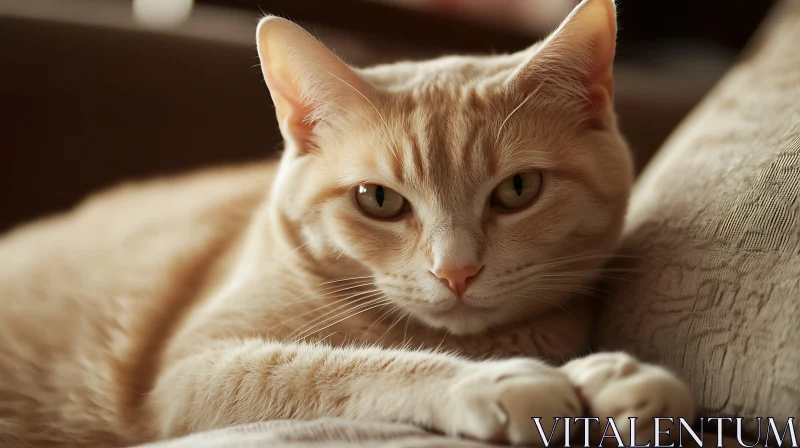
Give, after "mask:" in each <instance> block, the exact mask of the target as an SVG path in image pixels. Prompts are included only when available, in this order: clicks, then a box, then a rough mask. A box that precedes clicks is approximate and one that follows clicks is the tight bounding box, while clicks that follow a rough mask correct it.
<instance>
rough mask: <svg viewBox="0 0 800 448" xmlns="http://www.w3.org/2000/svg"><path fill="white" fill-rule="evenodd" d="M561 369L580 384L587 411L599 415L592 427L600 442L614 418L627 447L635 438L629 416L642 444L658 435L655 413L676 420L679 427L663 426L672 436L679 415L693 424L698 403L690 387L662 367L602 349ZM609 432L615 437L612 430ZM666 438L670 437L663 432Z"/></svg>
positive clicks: (591, 414) (666, 424) (593, 415)
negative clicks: (632, 435)
mask: <svg viewBox="0 0 800 448" xmlns="http://www.w3.org/2000/svg"><path fill="white" fill-rule="evenodd" d="M562 369H563V370H564V371H565V372H566V373H567V375H568V376H569V377H570V379H571V380H572V382H573V383H574V385H575V387H576V388H577V390H578V394H579V395H580V397H581V400H582V402H583V404H584V405H585V407H586V408H587V409H588V415H589V416H591V417H599V418H600V425H597V424H595V423H593V424H591V425H590V428H593V431H592V440H593V441H599V440H600V437H601V436H602V434H603V430H605V428H606V419H607V418H609V417H611V418H613V420H614V423H615V424H616V427H617V429H618V430H619V435H620V437H621V438H622V440H623V441H624V442H625V444H626V445H628V444H630V442H631V440H630V439H631V436H630V435H631V428H630V426H631V424H630V423H631V420H629V418H628V417H636V424H635V425H636V427H635V438H636V442H637V444H643V443H647V441H650V440H652V439H653V437H654V423H655V420H654V418H656V417H672V418H673V419H675V423H674V425H670V424H669V422H668V421H662V422H661V424H660V428H661V430H662V431H664V430H666V429H667V428H670V432H669V433H670V435H674V434H676V431H677V427H678V422H677V418H678V417H683V418H684V419H686V420H687V422H688V423H689V424H692V423H693V422H694V417H695V405H694V399H693V398H692V395H691V393H690V392H689V388H688V387H687V386H686V385H685V384H684V383H683V382H682V381H681V380H679V379H678V378H677V377H676V376H675V375H673V374H672V373H670V372H669V371H667V370H666V369H664V368H662V367H658V366H654V365H651V364H645V363H642V362H639V361H638V360H636V359H634V358H633V357H631V356H629V355H627V354H625V353H598V354H594V355H590V356H587V357H585V358H580V359H576V360H574V361H571V362H569V363H568V364H566V365H565V366H564V367H562ZM608 435H612V430H611V428H609V431H608ZM606 440H607V441H614V439H606ZM661 440H662V441H668V440H671V437H667V436H662V437H661ZM662 443H663V442H662ZM614 445H615V446H616V443H614Z"/></svg>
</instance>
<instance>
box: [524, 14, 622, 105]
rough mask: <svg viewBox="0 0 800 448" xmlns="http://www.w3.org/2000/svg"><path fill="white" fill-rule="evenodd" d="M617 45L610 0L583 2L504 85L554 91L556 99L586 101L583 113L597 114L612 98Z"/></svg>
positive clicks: (614, 19) (536, 47)
mask: <svg viewBox="0 0 800 448" xmlns="http://www.w3.org/2000/svg"><path fill="white" fill-rule="evenodd" d="M616 40H617V15H616V6H615V5H614V0H583V1H581V3H580V4H578V6H576V7H575V9H573V10H572V12H571V13H570V14H569V15H568V16H567V18H566V19H564V21H563V22H562V23H561V25H559V27H558V28H556V30H555V31H553V33H551V34H550V36H549V37H547V39H545V40H544V42H542V43H540V44H538V45H536V46H534V47H533V49H532V52H531V50H527V52H528V54H529V56H528V57H527V58H526V59H525V61H524V62H523V63H522V64H521V65H520V66H519V67H518V68H517V70H516V71H515V73H514V74H513V75H512V77H511V78H510V79H509V83H510V84H511V85H512V86H513V88H515V89H516V90H520V89H521V90H529V91H533V90H534V89H536V88H537V87H546V88H549V89H551V90H557V91H558V92H557V93H558V94H559V96H564V95H566V96H572V97H573V98H574V99H580V100H583V101H584V103H585V102H586V100H588V102H589V104H583V105H584V106H586V108H588V109H589V110H590V111H594V112H597V111H600V110H602V109H604V108H605V107H606V106H607V105H609V104H610V102H611V99H612V98H613V95H614V78H613V76H612V65H613V63H614V54H615V51H616Z"/></svg>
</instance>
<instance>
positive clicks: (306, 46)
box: [256, 16, 372, 153]
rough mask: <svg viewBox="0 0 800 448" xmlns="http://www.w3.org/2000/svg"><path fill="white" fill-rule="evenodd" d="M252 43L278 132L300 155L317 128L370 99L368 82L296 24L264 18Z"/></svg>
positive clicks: (310, 145) (309, 147)
mask: <svg viewBox="0 0 800 448" xmlns="http://www.w3.org/2000/svg"><path fill="white" fill-rule="evenodd" d="M256 41H257V44H258V57H259V59H260V61H261V71H262V73H263V74H264V80H265V81H266V83H267V86H268V87H269V91H270V95H271V96H272V101H273V102H274V103H275V112H276V114H277V118H278V124H279V126H280V129H281V133H282V134H283V137H284V139H286V140H287V142H291V143H293V145H292V146H293V147H295V148H297V149H298V150H299V151H300V153H305V152H309V151H312V150H313V144H312V135H313V132H314V129H315V128H316V127H317V126H319V125H320V124H322V123H325V122H326V121H330V120H333V119H334V118H335V117H337V116H342V114H343V112H344V113H357V111H358V110H359V109H360V107H361V106H365V103H367V104H369V103H370V102H371V100H370V99H369V98H370V97H371V96H372V89H371V86H370V85H369V84H368V83H367V82H365V81H364V80H362V79H361V78H360V77H359V76H358V75H357V74H356V73H355V72H354V71H353V69H351V68H350V67H349V66H347V64H345V63H344V62H343V61H342V60H341V59H339V58H338V57H336V55H334V54H333V53H332V52H331V51H330V50H328V49H327V48H325V46H324V45H322V43H320V42H319V41H318V40H317V39H315V38H314V37H313V36H312V35H310V34H309V33H308V32H306V31H305V30H304V29H303V28H301V27H300V26H298V25H296V24H294V23H292V22H290V21H288V20H286V19H282V18H280V17H274V16H268V17H265V18H263V19H261V22H260V23H259V24H258V29H257V31H256ZM288 146H289V145H287V147H288Z"/></svg>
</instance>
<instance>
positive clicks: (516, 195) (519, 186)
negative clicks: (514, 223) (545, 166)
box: [492, 171, 542, 210]
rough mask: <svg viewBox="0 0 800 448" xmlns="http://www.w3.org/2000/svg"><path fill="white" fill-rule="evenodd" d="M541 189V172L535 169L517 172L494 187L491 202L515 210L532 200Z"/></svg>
mask: <svg viewBox="0 0 800 448" xmlns="http://www.w3.org/2000/svg"><path fill="white" fill-rule="evenodd" d="M541 189H542V174H541V173H539V172H537V171H527V172H524V173H517V174H515V175H513V176H511V177H509V178H508V179H506V180H504V181H503V182H501V183H500V185H498V186H497V188H495V189H494V191H493V192H492V204H493V205H496V206H498V207H501V208H503V209H506V210H517V209H520V208H522V207H525V206H526V205H528V204H530V203H531V202H533V200H534V199H536V196H538V195H539V191H540V190H541Z"/></svg>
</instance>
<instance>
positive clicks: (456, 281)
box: [432, 266, 483, 295]
mask: <svg viewBox="0 0 800 448" xmlns="http://www.w3.org/2000/svg"><path fill="white" fill-rule="evenodd" d="M482 267H483V266H462V267H459V268H439V269H436V270H435V271H432V272H433V275H435V276H437V277H439V278H440V279H442V281H444V282H445V283H447V287H448V288H450V291H453V292H454V293H456V294H458V295H461V294H464V291H466V290H467V287H469V284H470V281H471V280H472V279H473V277H475V276H476V275H478V272H480V270H481V268H482Z"/></svg>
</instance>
